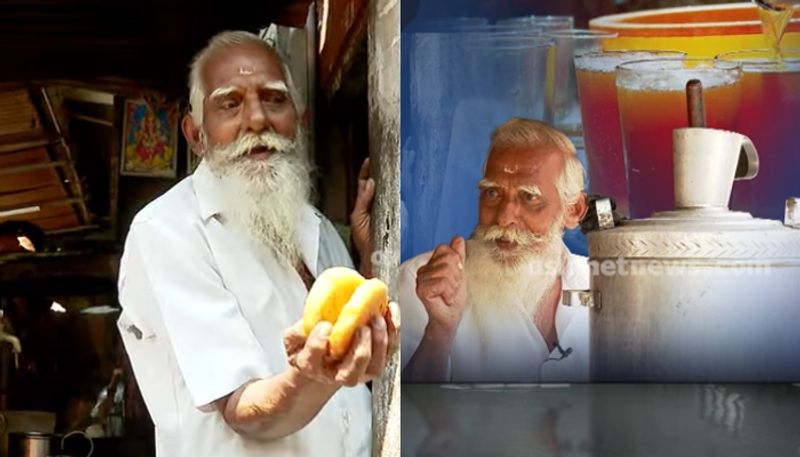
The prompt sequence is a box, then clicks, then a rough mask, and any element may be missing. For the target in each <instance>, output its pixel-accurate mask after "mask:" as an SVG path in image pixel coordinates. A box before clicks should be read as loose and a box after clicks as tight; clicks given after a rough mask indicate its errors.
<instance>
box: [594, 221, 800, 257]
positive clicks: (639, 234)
mask: <svg viewBox="0 0 800 457" xmlns="http://www.w3.org/2000/svg"><path fill="white" fill-rule="evenodd" d="M588 240H589V253H590V256H591V258H593V259H616V258H619V257H624V258H638V259H707V260H751V261H752V260H782V261H792V262H800V229H797V228H790V227H787V226H784V225H783V224H782V223H781V222H779V221H774V220H768V219H757V218H753V217H752V216H751V215H750V214H749V213H743V212H737V211H729V210H725V209H721V208H696V209H682V210H675V211H664V212H659V213H655V214H654V215H653V216H652V217H649V218H646V219H636V220H629V221H623V222H621V223H620V225H618V226H617V227H615V228H612V229H608V230H601V231H595V232H590V233H589V235H588Z"/></svg>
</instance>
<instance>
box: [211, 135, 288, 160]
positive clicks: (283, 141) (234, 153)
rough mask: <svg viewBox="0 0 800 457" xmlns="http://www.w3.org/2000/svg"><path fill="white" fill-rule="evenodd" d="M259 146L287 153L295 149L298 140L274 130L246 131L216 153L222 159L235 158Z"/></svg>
mask: <svg viewBox="0 0 800 457" xmlns="http://www.w3.org/2000/svg"><path fill="white" fill-rule="evenodd" d="M258 147H264V148H267V149H271V150H273V151H275V152H276V153H287V152H291V151H292V150H293V149H295V147H296V142H295V141H294V140H290V139H289V138H286V137H285V136H283V135H279V134H277V133H273V132H264V133H261V134H256V133H246V134H244V135H242V136H240V137H239V138H237V139H236V140H235V141H234V142H232V143H230V144H228V145H226V146H223V147H221V148H219V149H217V150H216V151H215V154H216V155H217V156H218V157H219V158H220V159H222V160H233V159H237V158H240V157H244V156H246V155H247V154H248V153H249V152H250V150H251V149H253V148H258Z"/></svg>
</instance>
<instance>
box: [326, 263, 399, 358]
mask: <svg viewBox="0 0 800 457" xmlns="http://www.w3.org/2000/svg"><path fill="white" fill-rule="evenodd" d="M388 307H389V289H388V288H387V287H386V284H384V282H383V281H381V280H380V279H368V280H366V281H364V283H363V284H361V285H360V286H358V288H357V289H356V291H355V293H354V294H353V296H352V297H351V298H350V300H349V301H348V302H347V304H346V305H344V308H342V311H341V313H339V318H338V319H336V323H335V324H333V330H331V335H330V336H329V337H328V344H329V346H330V352H331V357H333V358H334V359H341V358H342V357H343V356H344V355H345V353H346V352H347V349H348V348H349V347H350V340H351V339H352V338H353V334H354V333H355V332H356V330H358V329H359V328H361V327H363V326H364V325H367V323H368V322H369V320H370V319H371V318H372V316H374V315H376V314H377V315H380V316H383V315H385V314H386V310H387V309H388Z"/></svg>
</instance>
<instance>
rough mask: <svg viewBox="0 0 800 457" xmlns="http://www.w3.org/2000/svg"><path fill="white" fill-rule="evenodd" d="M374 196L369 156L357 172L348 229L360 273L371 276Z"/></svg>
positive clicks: (373, 181) (373, 182)
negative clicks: (359, 265) (353, 203)
mask: <svg viewBox="0 0 800 457" xmlns="http://www.w3.org/2000/svg"><path fill="white" fill-rule="evenodd" d="M374 198H375V180H374V179H372V178H370V176H369V158H367V159H366V160H364V163H363V164H362V165H361V170H360V171H359V172H358V195H357V196H356V203H355V206H354V207H353V212H352V213H350V230H351V231H352V236H353V244H354V245H355V247H356V250H357V251H358V254H359V256H360V257H361V267H360V268H359V270H360V271H361V274H363V275H364V276H366V277H371V276H372V252H373V250H374V243H373V241H372V214H371V213H372V201H373V199H374Z"/></svg>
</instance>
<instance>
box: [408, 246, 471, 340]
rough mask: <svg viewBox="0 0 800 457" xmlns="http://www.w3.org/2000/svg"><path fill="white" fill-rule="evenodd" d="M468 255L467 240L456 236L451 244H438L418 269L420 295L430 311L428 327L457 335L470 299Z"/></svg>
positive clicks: (439, 331) (418, 292) (418, 294)
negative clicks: (466, 259) (465, 273)
mask: <svg viewBox="0 0 800 457" xmlns="http://www.w3.org/2000/svg"><path fill="white" fill-rule="evenodd" d="M465 258H466V242H465V241H464V238H461V237H460V236H457V237H454V238H453V240H452V241H451V242H450V245H446V244H442V245H439V246H438V247H436V249H435V250H434V251H433V255H432V256H431V259H430V260H429V261H428V263H427V264H425V265H424V266H422V267H420V269H419V270H418V271H417V296H418V297H419V299H420V301H422V304H423V305H424V306H425V310H426V311H427V312H428V330H431V331H435V332H437V333H440V334H444V335H448V336H450V337H452V336H454V335H455V331H456V329H457V328H458V324H459V323H460V322H461V317H462V315H463V314H464V308H465V307H466V303H467V281H466V276H465V275H464V260H465Z"/></svg>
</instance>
